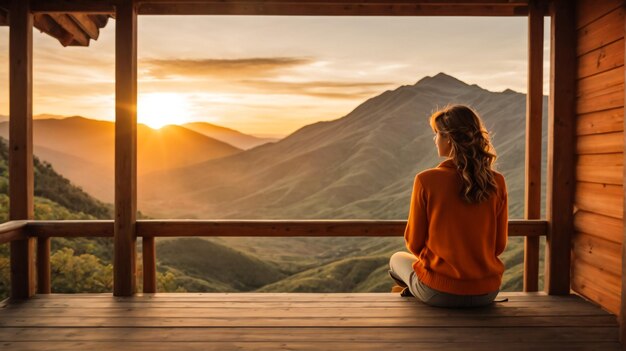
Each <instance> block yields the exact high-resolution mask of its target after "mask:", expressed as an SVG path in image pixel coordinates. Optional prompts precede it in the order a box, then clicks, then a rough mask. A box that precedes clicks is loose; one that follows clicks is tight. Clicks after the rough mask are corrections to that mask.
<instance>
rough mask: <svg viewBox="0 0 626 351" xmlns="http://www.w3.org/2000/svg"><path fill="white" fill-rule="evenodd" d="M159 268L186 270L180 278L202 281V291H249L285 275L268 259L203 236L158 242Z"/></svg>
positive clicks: (179, 279)
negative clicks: (261, 258)
mask: <svg viewBox="0 0 626 351" xmlns="http://www.w3.org/2000/svg"><path fill="white" fill-rule="evenodd" d="M157 257H158V261H159V270H160V271H167V270H172V269H175V270H176V271H180V272H185V275H186V277H184V276H180V277H178V278H177V280H178V281H180V283H181V284H180V285H183V286H184V285H185V282H186V281H188V278H194V279H198V280H203V281H206V282H208V283H209V284H205V285H204V286H202V287H200V289H196V290H199V291H249V290H254V289H256V288H259V287H262V286H264V285H266V284H269V283H273V282H275V281H277V280H280V279H283V278H284V277H285V276H286V274H285V273H282V272H281V271H280V270H279V269H278V267H276V266H275V265H273V264H272V263H269V262H267V261H262V260H260V259H258V258H256V257H254V256H252V255H249V254H244V253H242V252H240V251H237V250H234V249H231V248H229V247H226V246H223V245H220V244H217V243H214V242H210V241H207V240H203V239H200V238H181V239H177V240H168V241H161V242H158V243H157Z"/></svg>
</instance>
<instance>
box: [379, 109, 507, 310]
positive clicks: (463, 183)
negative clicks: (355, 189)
mask: <svg viewBox="0 0 626 351" xmlns="http://www.w3.org/2000/svg"><path fill="white" fill-rule="evenodd" d="M429 122H430V126H431V128H432V129H433V132H434V133H435V135H434V136H433V141H434V142H435V145H436V147H437V153H438V155H439V156H441V157H446V158H447V159H446V160H445V161H443V162H441V163H440V164H439V165H438V166H437V167H436V168H433V169H429V170H425V171H423V172H421V173H419V174H418V175H416V176H415V179H414V182H413V192H412V195H411V204H410V210H409V218H408V221H407V226H406V229H405V232H404V239H405V242H406V246H407V248H408V249H409V251H410V252H411V254H409V253H406V252H396V253H394V254H393V255H392V257H391V259H390V262H389V266H390V268H391V269H390V272H389V273H390V274H391V276H392V278H393V279H395V280H396V282H399V283H400V284H401V286H402V285H404V286H407V288H409V289H410V291H411V293H412V294H413V295H414V296H416V297H418V298H419V299H421V300H422V301H424V302H426V303H428V304H432V305H436V306H476V305H484V304H488V303H491V302H492V301H493V299H494V298H495V296H496V295H497V293H498V291H499V289H500V284H501V282H502V275H503V273H504V265H503V264H502V261H500V259H499V258H498V255H500V254H501V253H502V251H504V248H505V247H506V242H507V234H508V208H507V206H508V200H507V198H508V196H507V190H506V183H505V181H504V177H503V176H502V174H500V173H498V172H496V171H495V170H493V168H492V166H493V164H494V162H495V160H496V157H497V155H496V153H495V149H494V148H493V145H492V144H491V141H490V137H489V132H488V131H487V129H486V128H485V126H484V125H483V123H482V121H481V119H480V117H479V116H478V114H477V113H476V111H474V110H473V109H471V108H470V107H468V106H464V105H451V106H448V107H446V108H444V109H441V110H439V111H436V112H435V113H433V114H432V115H431V116H430V119H429Z"/></svg>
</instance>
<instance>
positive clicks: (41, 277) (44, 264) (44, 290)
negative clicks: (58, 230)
mask: <svg viewBox="0 0 626 351" xmlns="http://www.w3.org/2000/svg"><path fill="white" fill-rule="evenodd" d="M37 293H38V294H50V293H51V283H50V238H38V239H37Z"/></svg>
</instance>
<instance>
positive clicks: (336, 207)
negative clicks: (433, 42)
mask: <svg viewBox="0 0 626 351" xmlns="http://www.w3.org/2000/svg"><path fill="white" fill-rule="evenodd" d="M449 103H464V104H469V105H471V106H473V107H475V108H476V109H477V110H478V111H479V112H480V114H481V116H482V118H483V120H484V122H485V124H486V127H487V129H488V130H490V132H491V136H492V141H493V143H494V146H495V148H496V150H497V153H498V155H499V158H498V160H497V163H496V169H498V170H499V171H501V172H502V173H503V174H504V176H505V178H506V181H507V187H508V193H509V218H522V216H523V196H524V190H523V189H524V156H525V153H524V143H525V134H524V133H525V109H526V96H525V95H524V94H521V93H517V92H514V91H512V90H510V89H509V90H505V91H502V92H491V91H488V90H485V89H482V88H481V87H479V86H477V85H470V84H466V83H464V82H462V81H460V80H458V79H456V78H454V77H451V76H449V75H446V74H443V73H440V74H437V75H435V76H433V77H425V78H423V79H421V80H419V81H418V82H417V83H415V84H414V85H406V86H401V87H399V88H397V89H395V90H388V91H385V92H383V93H382V94H380V95H378V96H375V97H373V98H371V99H369V100H367V101H365V102H364V103H362V104H360V105H359V106H357V107H356V108H355V109H354V110H353V111H352V112H350V113H349V114H347V115H346V116H344V117H342V118H339V119H336V120H333V121H325V122H318V123H314V124H311V125H308V126H305V127H303V128H301V129H299V130H297V131H296V132H294V133H292V134H291V135H289V136H287V137H285V138H284V139H281V140H280V141H278V142H276V143H271V144H265V145H260V146H258V147H256V148H254V149H250V150H246V151H243V152H241V153H238V154H235V155H232V156H228V157H224V158H221V159H217V160H210V161H207V162H203V163H200V164H195V165H193V166H190V167H184V168H180V169H174V170H169V171H165V172H155V173H152V174H148V175H145V176H144V177H141V179H140V184H143V186H142V187H141V189H140V194H139V196H138V199H139V207H140V208H141V209H142V211H145V212H146V213H148V214H157V215H158V216H164V217H180V218H185V217H188V218H241V219H253V218H263V219H271V218H279V219H289V218H298V219H307V218H314V219H337V218H355V219H358V218H364V219H406V217H407V215H408V207H409V206H408V205H409V201H410V199H409V198H410V192H411V186H412V181H413V178H414V176H415V174H416V173H418V172H420V171H421V170H424V169H426V168H430V167H433V166H435V165H436V164H437V163H438V162H440V161H441V159H439V158H438V157H437V154H436V147H435V146H434V144H433V141H432V130H431V129H430V127H429V125H428V117H429V116H430V114H431V113H432V112H433V111H434V110H436V109H437V108H439V107H443V106H446V105H447V104H449ZM546 115H547V98H545V99H544V116H546ZM546 125H547V123H546V119H545V118H544V128H543V140H544V145H543V154H544V156H543V161H544V163H543V167H544V172H545V160H546V157H545V151H546V143H545V141H546V140H547V137H546V136H547V128H546ZM544 174H545V173H544ZM542 185H543V186H544V187H545V179H543V180H542ZM544 193H545V192H544ZM542 203H543V202H542ZM212 239H213V240H221V241H228V246H229V247H231V248H234V249H237V250H239V251H242V252H250V253H254V254H259V255H263V256H265V259H267V260H270V261H272V262H276V263H277V264H279V265H288V264H289V262H292V263H293V262H300V263H302V265H296V267H294V268H293V269H292V270H291V272H292V273H293V274H295V275H292V276H290V277H288V278H286V279H284V280H281V281H277V282H274V283H272V284H271V285H268V286H265V287H261V288H260V290H261V291H283V290H288V291H331V290H332V289H333V288H331V287H335V288H336V289H348V290H332V291H389V290H388V289H389V279H388V277H387V276H386V273H385V272H386V266H387V262H383V260H382V259H380V257H387V258H388V257H389V256H391V254H392V253H393V252H394V251H398V250H403V249H404V244H403V242H402V240H401V238H253V239H252V238H219V239H218V238H212ZM251 239H252V240H254V241H253V242H252V241H251ZM288 239H289V240H290V241H288V243H289V244H285V241H286V240H288ZM307 239H314V240H307ZM353 239H358V240H356V241H355V240H353ZM273 248H278V249H273ZM324 250H326V251H324ZM324 252H325V253H326V254H327V255H328V257H327V258H328V259H324V258H323V253H324ZM281 253H282V255H284V256H287V258H284V259H283V258H281ZM501 258H502V260H503V261H504V262H505V265H506V267H507V269H508V270H507V273H506V274H505V279H504V282H503V286H502V288H503V289H506V290H519V289H520V288H521V282H522V281H521V267H522V266H521V265H522V262H523V238H510V240H509V245H508V248H507V250H506V252H505V253H504V254H503V255H502V257H501ZM309 263H310V264H311V265H308V264H309ZM377 265H378V266H377ZM348 267H360V268H358V269H357V271H358V272H352V271H350V269H349V268H348ZM355 269H356V268H355ZM345 272H351V273H350V274H352V275H353V276H354V279H353V280H352V281H351V283H350V284H347V285H346V284H339V283H338V281H340V280H341V278H340V276H341V274H343V273H345ZM540 284H541V283H540Z"/></svg>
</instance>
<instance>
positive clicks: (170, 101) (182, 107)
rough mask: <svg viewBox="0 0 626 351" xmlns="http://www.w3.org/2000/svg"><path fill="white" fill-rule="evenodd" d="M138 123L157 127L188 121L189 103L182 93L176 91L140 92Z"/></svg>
mask: <svg viewBox="0 0 626 351" xmlns="http://www.w3.org/2000/svg"><path fill="white" fill-rule="evenodd" d="M137 105H138V106H137V119H138V122H139V123H143V124H146V125H148V126H149V127H150V128H153V129H159V128H161V127H163V126H166V125H168V124H183V123H186V122H188V118H189V103H188V101H187V99H186V98H185V96H184V95H181V94H176V93H149V94H141V95H140V96H139V102H138V103H137Z"/></svg>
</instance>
